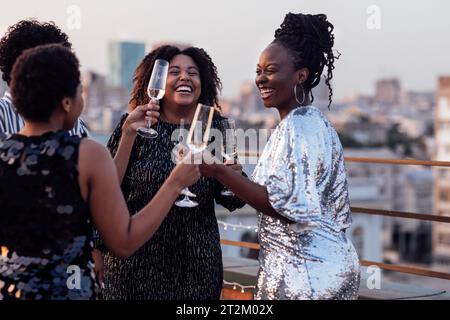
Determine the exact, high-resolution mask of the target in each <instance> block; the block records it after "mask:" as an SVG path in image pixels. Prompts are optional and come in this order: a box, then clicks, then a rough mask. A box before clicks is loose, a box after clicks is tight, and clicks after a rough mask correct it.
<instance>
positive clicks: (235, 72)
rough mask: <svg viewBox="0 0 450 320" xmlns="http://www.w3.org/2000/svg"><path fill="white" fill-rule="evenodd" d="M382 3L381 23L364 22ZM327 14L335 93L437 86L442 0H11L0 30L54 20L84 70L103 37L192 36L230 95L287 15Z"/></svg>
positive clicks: (445, 21)
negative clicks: (382, 84) (392, 85)
mask: <svg viewBox="0 0 450 320" xmlns="http://www.w3.org/2000/svg"><path fill="white" fill-rule="evenodd" d="M70 5H76V6H78V7H79V8H80V12H81V15H80V18H81V20H80V28H79V29H77V28H76V25H72V26H75V28H70V27H69V25H68V23H71V22H72V23H73V20H70V19H71V18H73V15H71V14H70V13H67V9H68V7H69V6H70ZM371 5H376V6H378V8H379V9H380V15H379V16H380V18H381V19H380V29H369V28H368V27H367V22H368V20H369V22H371V23H372V24H371V26H376V24H374V21H375V20H373V19H374V17H375V16H376V13H375V12H374V11H370V12H369V13H368V11H367V10H368V8H369V7H370V6H371ZM289 11H291V12H303V13H325V14H327V15H328V17H329V20H330V21H331V22H332V23H333V24H334V26H335V29H336V43H335V48H336V49H337V50H339V51H340V52H341V53H342V56H341V59H339V60H338V61H336V63H335V65H336V70H335V80H334V84H333V85H334V90H335V94H336V97H337V98H342V97H345V96H346V95H348V94H351V93H354V92H361V93H369V94H370V93H373V90H374V82H375V81H376V79H378V78H381V77H392V76H398V77H399V78H400V79H401V81H402V84H403V86H404V87H406V88H408V89H413V90H434V89H435V87H436V81H437V77H438V76H439V75H445V74H448V75H450V19H449V13H450V2H449V1H445V0H428V1H423V0H420V1H418V0H395V1H393V0H378V1H376V0H372V1H366V0H330V1H327V0H307V1H301V0H220V1H219V0H190V1H186V0H184V1H181V0H164V1H163V0H161V1H154V0H127V1H123V0H120V1H119V0H96V1H93V0H70V1H67V0H40V1H29V0H8V1H2V5H1V12H2V13H1V15H0V33H1V34H2V35H3V34H4V32H5V30H6V28H7V26H9V25H11V24H13V23H15V22H16V21H18V20H20V19H24V18H28V17H36V18H38V19H40V20H53V21H55V23H57V24H58V25H59V26H61V28H62V29H63V30H64V31H66V32H67V33H68V34H69V36H70V38H71V41H72V43H73V45H74V48H75V51H76V53H77V54H78V57H79V59H80V61H81V63H82V68H83V70H88V69H90V70H96V71H98V72H101V73H104V74H106V73H107V66H108V64H107V51H106V49H107V43H108V41H110V40H137V41H143V42H145V43H147V44H148V45H151V44H152V43H155V42H159V41H167V40H169V41H178V42H187V43H192V44H194V45H196V46H200V47H203V48H205V49H206V50H207V51H208V52H209V53H210V55H211V56H212V58H213V60H214V62H215V63H216V65H217V67H218V69H219V73H220V77H221V78H222V82H223V84H224V90H223V95H224V96H225V97H232V96H234V95H236V94H237V93H238V92H239V86H240V84H241V83H242V82H243V81H253V79H254V74H255V66H256V63H257V61H258V56H259V53H260V52H261V50H262V49H263V48H264V47H265V46H266V45H267V44H268V43H269V42H270V41H271V40H272V37H273V33H274V30H275V29H276V28H277V27H278V26H279V24H280V23H281V22H282V20H283V17H284V15H285V14H286V13H287V12H289Z"/></svg>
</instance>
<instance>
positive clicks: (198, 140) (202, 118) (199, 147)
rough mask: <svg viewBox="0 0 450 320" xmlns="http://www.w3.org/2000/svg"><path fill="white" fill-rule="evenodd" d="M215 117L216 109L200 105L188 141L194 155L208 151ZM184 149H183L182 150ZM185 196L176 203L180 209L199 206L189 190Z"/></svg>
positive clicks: (186, 189)
mask: <svg viewBox="0 0 450 320" xmlns="http://www.w3.org/2000/svg"><path fill="white" fill-rule="evenodd" d="M213 116H214V108H213V107H210V106H206V105H203V104H200V103H199V104H198V105H197V109H196V110H195V114H194V118H193V119H192V123H191V127H190V129H189V133H188V136H187V139H186V145H187V147H188V148H189V150H190V152H191V154H192V155H194V154H196V153H199V152H202V151H203V150H205V149H206V147H207V145H208V140H209V131H210V129H211V123H212V119H213ZM181 149H182V148H181ZM181 193H182V194H183V195H184V198H183V199H182V200H179V201H177V202H175V205H177V206H178V207H188V208H192V207H195V206H197V205H198V203H197V202H194V201H192V200H191V199H189V197H195V196H196V195H195V194H194V193H192V192H191V191H190V190H189V188H184V189H183V191H182V192H181Z"/></svg>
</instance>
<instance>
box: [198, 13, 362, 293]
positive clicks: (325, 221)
mask: <svg viewBox="0 0 450 320" xmlns="http://www.w3.org/2000/svg"><path fill="white" fill-rule="evenodd" d="M332 31H333V25H332V24H331V23H330V22H328V21H327V17H326V16H325V15H323V14H319V15H309V14H300V13H299V14H293V13H289V14H287V15H286V17H285V19H284V21H283V23H282V24H281V26H280V28H278V29H277V30H276V32H275V39H274V40H273V41H272V43H271V44H269V46H267V48H266V49H265V50H264V51H263V52H262V53H261V56H260V59H259V63H258V65H257V68H256V85H257V86H258V88H259V90H260V93H261V98H262V99H263V101H264V105H265V106H266V107H269V108H272V107H275V108H277V110H278V112H279V114H280V117H281V122H280V123H279V124H278V126H277V128H276V129H275V131H274V132H273V133H272V135H271V137H270V139H269V141H268V143H267V144H266V146H265V149H264V151H263V153H262V155H261V157H260V159H259V162H258V164H257V166H256V168H255V171H254V172H253V176H252V180H253V182H252V181H251V180H248V179H245V178H243V177H242V176H239V175H238V174H235V173H234V172H232V171H231V170H230V169H229V168H226V167H225V166H221V165H201V166H200V171H201V172H202V174H203V175H212V176H214V177H216V178H217V179H218V180H219V181H220V182H222V183H223V184H224V185H225V186H227V187H228V188H229V189H230V190H232V191H233V192H234V193H235V194H236V195H237V196H238V197H240V198H241V199H242V200H244V201H245V202H247V203H248V204H250V205H251V206H253V207H254V208H255V209H257V210H258V211H259V212H260V214H259V221H260V225H259V235H258V236H259V242H260V245H261V250H260V256H259V261H260V269H259V273H258V282H257V289H256V294H255V298H256V299H356V298H357V297H358V289H359V281H360V266H359V261H358V256H357V254H356V251H355V249H354V247H353V245H352V244H351V242H350V241H349V240H348V239H347V237H346V234H345V232H346V230H347V229H348V227H349V226H350V224H351V212H350V204H349V197H348V188H347V178H346V174H345V167H344V156H343V149H342V145H341V143H340V141H339V138H338V135H337V134H336V131H335V130H334V128H333V126H332V125H331V123H330V122H329V121H328V120H327V119H326V118H325V116H324V115H323V114H322V113H321V112H320V111H319V110H318V109H317V108H316V107H314V106H312V105H311V102H312V101H313V99H314V97H313V95H312V92H311V89H312V88H314V87H315V86H316V85H317V84H318V83H319V81H320V77H321V75H322V72H323V69H324V67H325V66H326V67H327V73H326V76H325V82H326V84H327V85H328V87H329V88H330V95H329V105H330V104H331V97H332V91H331V87H330V80H331V79H332V77H333V69H334V59H335V57H334V55H333V45H334V36H333V33H332Z"/></svg>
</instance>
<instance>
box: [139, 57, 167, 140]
mask: <svg viewBox="0 0 450 320" xmlns="http://www.w3.org/2000/svg"><path fill="white" fill-rule="evenodd" d="M168 70H169V62H167V61H166V60H163V59H158V60H156V61H155V64H154V66H153V71H152V75H151V77H150V81H149V82H148V86H147V94H148V96H149V97H150V99H151V100H152V101H155V100H161V99H162V98H163V97H164V93H165V91H166V80H167V73H168ZM137 133H138V134H139V135H140V136H141V137H143V138H148V139H152V138H156V137H157V136H158V132H157V131H156V130H154V129H152V128H151V122H150V121H148V126H147V127H140V128H138V129H137Z"/></svg>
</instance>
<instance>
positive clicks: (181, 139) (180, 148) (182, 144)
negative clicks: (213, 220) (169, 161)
mask: <svg viewBox="0 0 450 320" xmlns="http://www.w3.org/2000/svg"><path fill="white" fill-rule="evenodd" d="M186 148H187V146H186V141H185V136H184V119H181V120H180V129H179V133H178V143H177V148H176V152H177V157H176V159H177V163H179V162H181V161H182V160H183V157H184V156H185V154H184V150H185V149H186ZM181 194H182V195H183V196H184V198H183V199H182V200H180V201H178V202H180V203H183V204H184V205H185V207H195V206H197V205H198V203H197V202H195V201H193V200H191V199H189V197H196V195H195V194H193V193H192V192H191V191H189V189H188V188H184V189H183V190H181Z"/></svg>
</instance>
